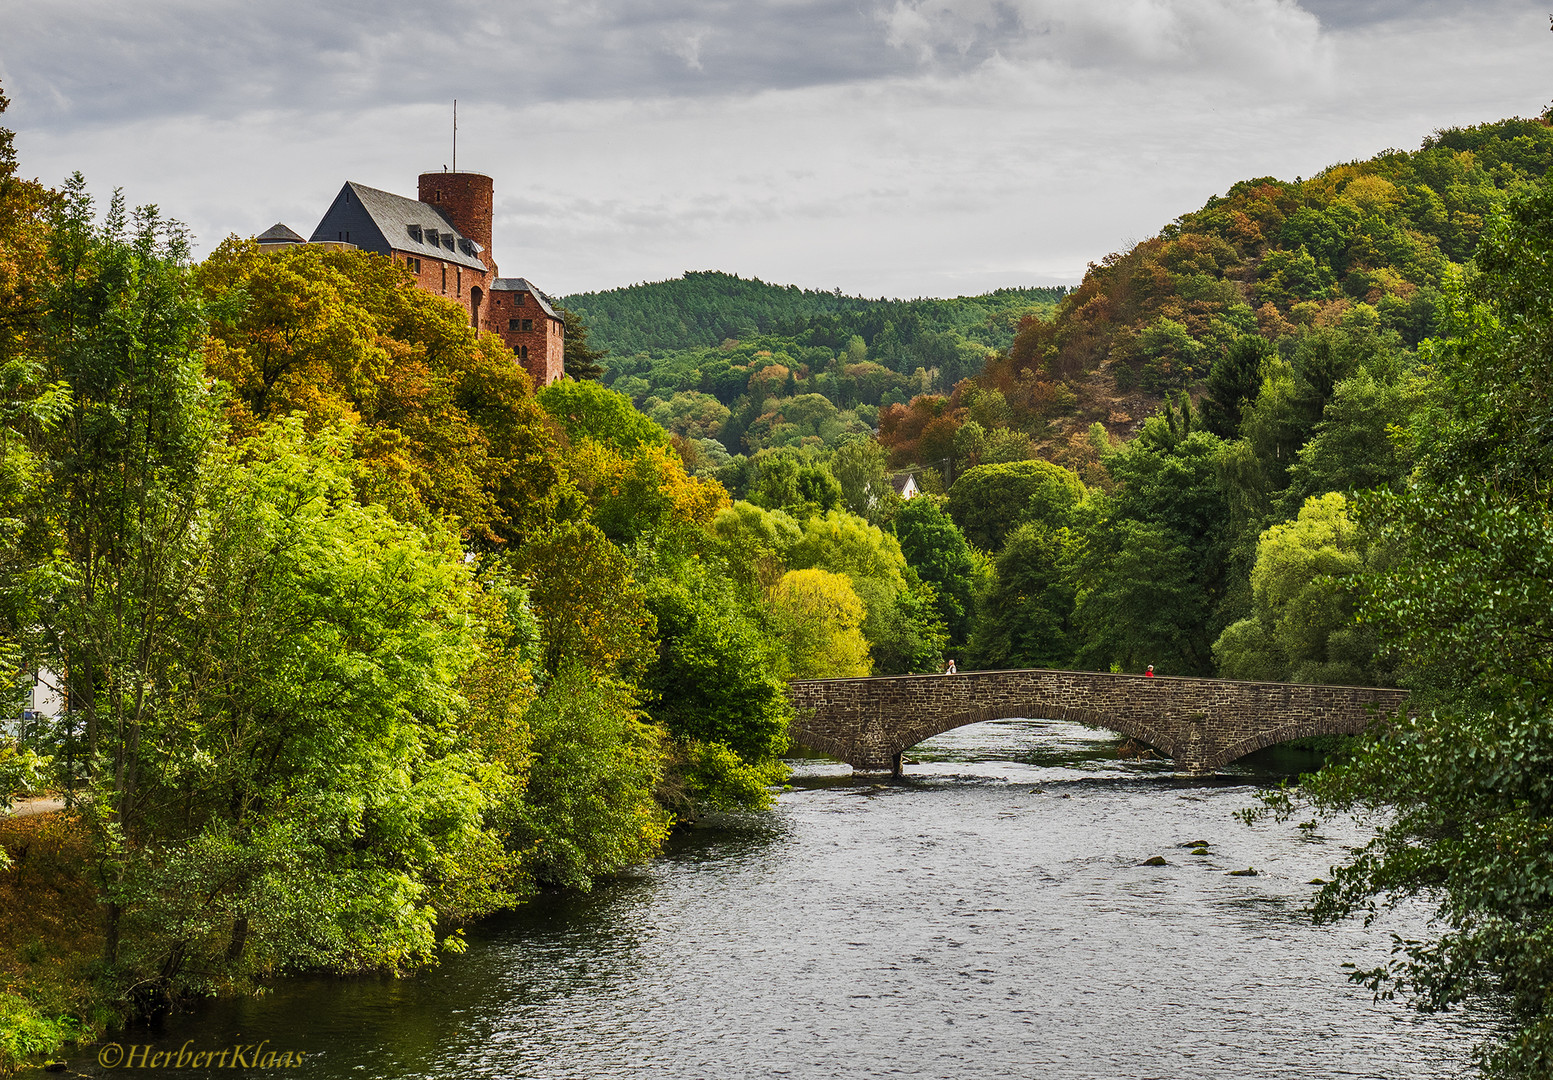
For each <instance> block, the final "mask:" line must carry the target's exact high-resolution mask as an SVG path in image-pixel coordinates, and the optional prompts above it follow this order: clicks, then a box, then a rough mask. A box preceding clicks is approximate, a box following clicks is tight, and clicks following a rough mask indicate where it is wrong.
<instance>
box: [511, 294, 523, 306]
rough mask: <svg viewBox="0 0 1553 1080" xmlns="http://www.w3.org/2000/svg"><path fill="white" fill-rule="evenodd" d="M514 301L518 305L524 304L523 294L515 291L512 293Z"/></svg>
mask: <svg viewBox="0 0 1553 1080" xmlns="http://www.w3.org/2000/svg"><path fill="white" fill-rule="evenodd" d="M512 302H513V303H514V304H515V305H517V306H518V307H522V306H523V294H522V293H513V294H512Z"/></svg>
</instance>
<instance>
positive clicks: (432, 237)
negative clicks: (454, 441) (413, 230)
mask: <svg viewBox="0 0 1553 1080" xmlns="http://www.w3.org/2000/svg"><path fill="white" fill-rule="evenodd" d="M426 242H427V243H428V244H430V245H431V246H432V247H436V246H437V230H436V229H427V230H426Z"/></svg>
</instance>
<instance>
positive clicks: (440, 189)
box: [420, 172, 496, 274]
mask: <svg viewBox="0 0 1553 1080" xmlns="http://www.w3.org/2000/svg"><path fill="white" fill-rule="evenodd" d="M494 193H495V185H494V183H493V182H492V180H491V178H490V177H489V176H485V175H483V174H481V173H472V172H456V173H455V172H433V173H421V179H420V200H421V202H427V203H431V205H433V206H435V207H437V208H438V209H440V210H441V211H442V212H443V213H444V214H446V215H447V216H448V219H449V220H450V221H452V222H453V227H454V228H456V229H457V230H458V231H459V232H461V233H463V234H464V235H465V236H467V237H468V238H469V239H471V240H473V241H474V242H475V243H477V244H479V245H480V246H481V247H482V248H484V250H483V251H482V252H481V253H480V257H481V259H483V260H484V262H485V265H486V267H487V269H489V270H490V271H491V272H492V273H493V274H494V273H495V270H496V257H495V256H494V255H493V254H492V253H491V212H492V211H491V206H492V202H493V199H494Z"/></svg>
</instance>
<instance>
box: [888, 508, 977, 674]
mask: <svg viewBox="0 0 1553 1080" xmlns="http://www.w3.org/2000/svg"><path fill="white" fill-rule="evenodd" d="M895 535H896V537H897V538H898V539H899V542H900V546H901V554H902V555H903V556H904V557H905V559H906V562H907V564H908V565H909V566H910V567H911V568H912V569H913V570H914V571H916V573H917V576H918V577H919V578H921V579H922V580H923V581H924V582H926V583H927V584H929V585H931V586H933V601H934V605H935V607H936V608H937V610H938V614H939V617H940V618H941V619H942V620H943V622H944V628H945V631H946V632H947V633H948V635H949V642H948V643H949V644H953V645H957V646H959V645H964V644H965V642H966V639H967V638H968V637H969V636H970V627H971V615H972V612H973V610H974V605H975V598H974V590H975V586H976V581H977V578H978V574H977V569H976V561H975V558H974V557H973V555H972V553H971V548H970V545H969V544H967V543H966V542H965V537H964V536H963V535H962V534H961V532H960V530H959V529H958V528H956V526H955V523H954V521H953V520H951V519H950V517H949V515H948V514H945V513H944V512H943V510H942V509H941V508H940V507H939V504H938V500H937V499H935V498H933V497H931V496H918V497H917V498H915V499H907V500H906V501H905V502H903V503H902V504H901V508H900V512H899V513H898V514H897V515H896V517H895Z"/></svg>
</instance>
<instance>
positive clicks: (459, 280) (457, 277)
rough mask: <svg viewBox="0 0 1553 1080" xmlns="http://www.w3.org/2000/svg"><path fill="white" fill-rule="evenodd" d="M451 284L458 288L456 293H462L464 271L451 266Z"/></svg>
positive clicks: (460, 294)
mask: <svg viewBox="0 0 1553 1080" xmlns="http://www.w3.org/2000/svg"><path fill="white" fill-rule="evenodd" d="M453 286H454V287H455V288H456V289H457V290H458V295H459V296H463V295H464V271H463V270H461V269H460V268H459V267H457V266H455V267H453Z"/></svg>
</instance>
